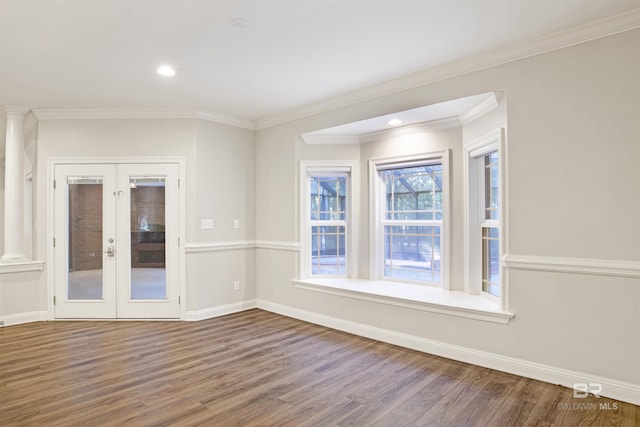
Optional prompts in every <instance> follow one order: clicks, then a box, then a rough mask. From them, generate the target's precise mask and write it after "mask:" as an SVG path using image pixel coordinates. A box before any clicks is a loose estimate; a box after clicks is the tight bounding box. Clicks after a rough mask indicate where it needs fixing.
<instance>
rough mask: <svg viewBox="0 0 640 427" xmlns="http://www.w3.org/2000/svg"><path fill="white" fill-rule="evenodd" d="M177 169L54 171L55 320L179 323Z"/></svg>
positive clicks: (77, 167)
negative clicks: (167, 320)
mask: <svg viewBox="0 0 640 427" xmlns="http://www.w3.org/2000/svg"><path fill="white" fill-rule="evenodd" d="M178 176H179V165H178V164H174V163H169V164H125V163H122V164H57V165H55V166H54V179H55V182H54V245H55V247H54V257H55V260H54V282H55V283H54V292H55V299H54V310H55V317H56V318H177V317H180V308H179V300H178V292H179V286H178V282H179V279H178V278H179V268H180V261H179V259H180V257H179V241H178V230H179V203H178V191H179V188H178Z"/></svg>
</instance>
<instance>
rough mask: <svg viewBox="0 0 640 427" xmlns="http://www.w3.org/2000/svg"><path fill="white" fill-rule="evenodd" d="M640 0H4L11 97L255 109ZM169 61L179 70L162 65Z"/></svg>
mask: <svg viewBox="0 0 640 427" xmlns="http://www.w3.org/2000/svg"><path fill="white" fill-rule="evenodd" d="M639 5H640V3H639V2H638V0H555V1H550V0H448V1H445V0H425V1H392V0H387V1H355V0H354V1H348V0H345V1H319V0H318V1H302V0H297V1H296V0H289V1H269V0H262V1H244V0H235V1H207V0H200V1H195V0H193V1H191V0H157V1H152V0H147V1H143V0H138V1H134V0H129V1H125V0H123V1H115V0H112V1H110V0H105V1H97V0H84V1H80V0H66V1H27V0H0V104H4V105H18V106H24V107H29V108H32V109H77V108H164V109H180V108H184V109H194V110H198V111H201V112H205V113H208V114H212V115H218V116H225V117H230V118H234V119H238V120H243V121H245V122H253V123H256V122H259V121H265V120H266V121H268V119H269V118H270V117H276V116H278V115H282V114H283V113H286V112H288V111H292V110H295V109H299V108H301V107H305V106H309V105H313V104H319V103H322V102H325V101H326V100H328V99H334V98H336V97H344V96H345V95H347V94H349V93H354V92H355V91H362V90H363V89H366V88H371V87H376V86H377V85H382V84H383V83H385V82H389V81H393V80H396V79H399V78H402V77H403V76H408V75H412V74H415V73H418V72H422V71H423V70H428V69H432V68H434V67H440V66H443V65H445V64H447V63H451V62H455V61H460V60H463V59H465V58H469V57H472V56H477V55H479V54H482V53H484V52H489V51H494V50H495V49H499V48H501V47H509V46H511V47H512V46H515V45H517V44H519V43H525V42H527V41H531V40H535V39H539V38H540V37H542V36H545V35H547V34H550V33H554V32H558V31H561V30H563V29H566V28H569V27H574V26H577V25H582V24H585V23H589V22H593V21H595V20H600V19H604V18H608V17H611V16H614V15H619V14H622V13H626V12H629V11H635V12H632V13H636V12H637V11H638V8H639ZM634 16H635V17H636V18H637V15H634ZM234 17H240V18H243V19H244V20H246V23H247V25H246V27H245V28H243V29H238V28H235V27H234V26H232V25H230V24H229V20H230V19H231V18H234ZM160 64H170V65H173V66H174V67H175V68H176V69H177V74H176V76H175V77H173V78H162V77H160V76H158V75H157V74H156V72H155V70H156V68H157V67H158V66H159V65H160Z"/></svg>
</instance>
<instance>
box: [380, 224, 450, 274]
mask: <svg viewBox="0 0 640 427" xmlns="http://www.w3.org/2000/svg"><path fill="white" fill-rule="evenodd" d="M384 253H385V257H384V258H385V270H384V275H385V277H393V278H397V279H409V280H419V281H426V282H436V283H437V282H440V277H441V276H440V227H439V226H405V225H387V226H385V227H384Z"/></svg>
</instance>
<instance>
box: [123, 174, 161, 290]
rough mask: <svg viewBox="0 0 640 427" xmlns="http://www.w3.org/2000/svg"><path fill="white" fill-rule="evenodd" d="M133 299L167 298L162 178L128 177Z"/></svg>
mask: <svg viewBox="0 0 640 427" xmlns="http://www.w3.org/2000/svg"><path fill="white" fill-rule="evenodd" d="M129 187H130V189H131V191H130V194H131V196H130V206H131V288H130V289H131V295H130V299H132V300H157V299H162V300H164V299H166V298H167V285H166V283H167V279H166V246H165V228H166V218H165V203H166V198H165V178H164V177H161V176H158V177H149V176H145V177H134V176H130V177H129Z"/></svg>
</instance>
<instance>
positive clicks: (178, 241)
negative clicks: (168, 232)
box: [178, 237, 180, 247]
mask: <svg viewBox="0 0 640 427" xmlns="http://www.w3.org/2000/svg"><path fill="white" fill-rule="evenodd" d="M178 247H180V238H179V237H178Z"/></svg>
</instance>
